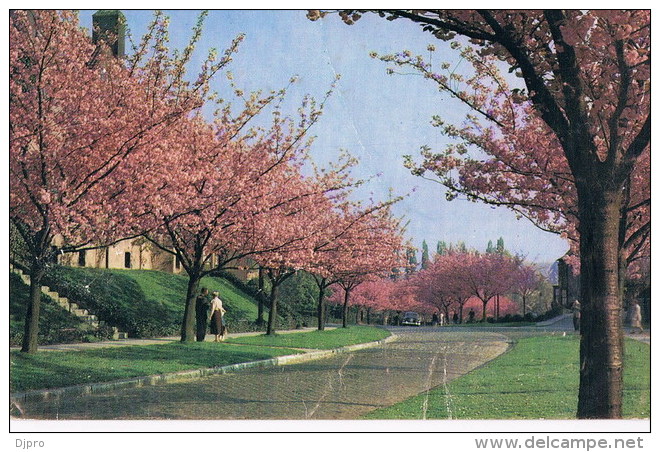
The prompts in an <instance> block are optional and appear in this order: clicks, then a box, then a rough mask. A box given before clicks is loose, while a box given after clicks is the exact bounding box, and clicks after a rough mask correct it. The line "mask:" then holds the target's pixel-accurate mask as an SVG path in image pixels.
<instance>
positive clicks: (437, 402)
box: [366, 336, 651, 419]
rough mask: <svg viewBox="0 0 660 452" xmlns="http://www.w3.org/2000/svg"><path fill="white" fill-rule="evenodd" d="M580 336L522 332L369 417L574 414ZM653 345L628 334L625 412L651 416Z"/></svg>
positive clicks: (556, 416)
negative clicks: (462, 370) (475, 364)
mask: <svg viewBox="0 0 660 452" xmlns="http://www.w3.org/2000/svg"><path fill="white" fill-rule="evenodd" d="M578 357H579V340H578V337H577V336H566V337H556V336H540V337H531V338H522V339H520V340H519V342H518V343H517V344H516V345H515V347H514V348H513V349H512V350H510V351H509V352H508V353H506V354H504V355H502V356H501V357H499V358H497V359H496V360H494V361H492V362H490V363H488V364H486V365H485V366H483V367H481V368H478V369H476V370H474V371H473V372H471V373H469V374H467V375H465V376H463V377H460V378H458V379H456V380H454V381H452V382H450V383H449V384H448V385H447V387H446V388H445V387H444V386H440V387H437V388H435V389H432V390H431V391H429V393H428V400H427V399H426V397H427V394H426V393H423V394H418V395H417V396H415V397H412V398H410V399H408V400H406V401H404V402H401V403H398V404H395V405H392V406H390V407H387V408H383V409H379V410H376V411H373V412H371V413H369V414H368V415H367V416H366V418H367V419H421V418H422V413H423V407H424V406H426V409H427V411H426V418H427V419H450V418H451V419H571V418H575V410H576V407H577V394H578V382H579V380H578V379H579V376H578V372H579V370H578ZM650 362H651V356H650V347H649V346H648V345H646V344H643V343H640V342H637V341H633V340H627V341H626V352H625V370H624V394H623V395H624V404H623V414H624V417H626V418H648V417H649V416H650V413H651V398H650V388H651V381H650Z"/></svg>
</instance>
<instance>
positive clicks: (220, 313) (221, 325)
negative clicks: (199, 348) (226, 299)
mask: <svg viewBox="0 0 660 452" xmlns="http://www.w3.org/2000/svg"><path fill="white" fill-rule="evenodd" d="M208 293H209V291H208V289H206V288H205V287H204V288H202V290H201V291H200V294H199V296H198V297H197V301H196V303H195V314H196V318H197V341H198V342H203V341H204V338H205V337H206V326H207V323H208V322H209V321H210V323H211V334H213V335H215V342H219V341H221V340H222V341H224V340H225V338H226V337H227V332H228V331H227V325H226V324H225V312H227V311H226V310H225V309H224V307H223V306H222V300H221V299H220V297H219V296H218V295H219V294H218V292H213V294H212V295H213V299H212V300H210V301H209V296H208Z"/></svg>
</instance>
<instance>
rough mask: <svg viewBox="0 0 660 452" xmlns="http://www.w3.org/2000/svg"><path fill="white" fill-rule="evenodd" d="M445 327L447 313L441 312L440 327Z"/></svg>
mask: <svg viewBox="0 0 660 452" xmlns="http://www.w3.org/2000/svg"><path fill="white" fill-rule="evenodd" d="M444 325H445V313H444V312H441V313H440V326H444Z"/></svg>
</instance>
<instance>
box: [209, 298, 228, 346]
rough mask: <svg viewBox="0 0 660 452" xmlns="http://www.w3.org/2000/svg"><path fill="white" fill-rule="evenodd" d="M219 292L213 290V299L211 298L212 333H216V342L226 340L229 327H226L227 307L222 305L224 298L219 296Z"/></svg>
mask: <svg viewBox="0 0 660 452" xmlns="http://www.w3.org/2000/svg"><path fill="white" fill-rule="evenodd" d="M218 295H219V294H218V292H213V299H212V300H211V314H210V319H211V334H215V342H218V341H220V340H223V341H224V340H225V337H226V335H227V328H226V327H225V319H224V315H225V312H226V311H225V308H223V307H222V300H221V299H220V297H219V296H218Z"/></svg>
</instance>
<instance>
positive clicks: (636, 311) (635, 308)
mask: <svg viewBox="0 0 660 452" xmlns="http://www.w3.org/2000/svg"><path fill="white" fill-rule="evenodd" d="M631 309H632V311H631V316H630V326H631V327H632V331H631V333H643V332H644V328H642V308H641V306H640V305H639V303H637V301H633V304H632V306H631ZM635 330H638V331H635Z"/></svg>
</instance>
